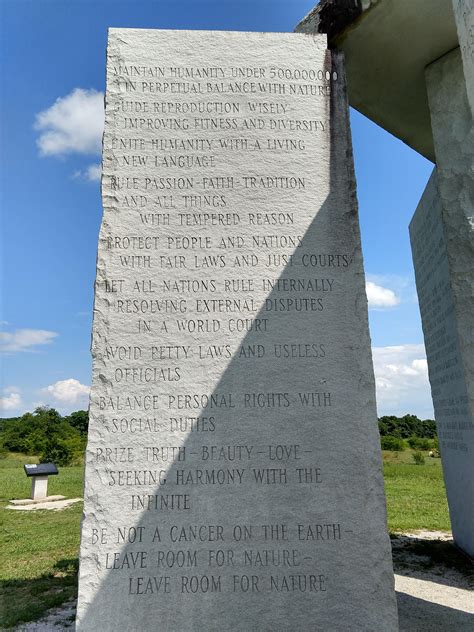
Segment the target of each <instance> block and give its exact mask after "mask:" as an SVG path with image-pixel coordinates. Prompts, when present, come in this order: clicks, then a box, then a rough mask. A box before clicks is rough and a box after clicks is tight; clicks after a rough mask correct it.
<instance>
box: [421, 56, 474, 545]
mask: <svg viewBox="0 0 474 632" xmlns="http://www.w3.org/2000/svg"><path fill="white" fill-rule="evenodd" d="M426 86H427V92H428V99H429V104H430V113H431V123H432V129H433V139H434V145H435V153H436V163H437V168H436V169H435V170H434V172H433V175H432V177H431V179H430V181H429V183H428V186H427V188H426V190H425V192H424V194H423V197H422V199H421V201H420V204H419V206H418V208H417V210H416V212H415V215H414V217H413V220H412V222H411V225H410V237H411V242H412V250H413V261H414V265H415V274H416V284H417V290H418V296H419V301H420V311H421V317H422V323H423V332H424V336H425V345H426V353H427V358H428V369H429V377H430V383H431V391H432V396H433V403H434V409H435V417H436V422H437V427H438V434H439V440H440V449H441V457H442V460H443V470H444V477H445V482H446V491H447V496H448V504H449V510H450V515H451V524H452V530H453V536H454V540H455V542H456V544H458V546H460V547H461V548H462V549H464V550H465V551H466V552H468V553H469V554H470V555H474V527H473V525H474V424H473V418H474V339H473V324H472V319H473V313H474V272H473V265H474V263H473V262H474V233H473V227H474V223H473V208H474V186H473V162H474V161H473V158H474V134H473V126H472V114H471V109H470V106H469V101H468V95H467V89H466V81H465V75H464V72H463V61H462V57H461V51H460V50H459V49H455V50H454V51H451V52H450V53H448V54H446V55H444V56H443V57H442V58H441V59H439V60H437V61H436V62H434V63H432V64H430V65H429V66H428V68H427V70H426Z"/></svg>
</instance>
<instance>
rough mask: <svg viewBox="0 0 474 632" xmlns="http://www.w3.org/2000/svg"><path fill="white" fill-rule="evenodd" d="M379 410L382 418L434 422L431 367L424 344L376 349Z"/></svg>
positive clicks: (375, 366) (375, 365)
mask: <svg viewBox="0 0 474 632" xmlns="http://www.w3.org/2000/svg"><path fill="white" fill-rule="evenodd" d="M372 353H373V358H374V370H375V382H376V386H377V408H378V414H379V416H381V415H405V414H407V413H413V414H415V415H418V417H420V418H422V419H426V418H431V419H432V418H433V414H434V413H433V404H432V399H431V390H430V384H429V380H428V364H427V361H426V353H425V347H424V345H422V344H407V345H398V346H391V347H374V348H373V349H372Z"/></svg>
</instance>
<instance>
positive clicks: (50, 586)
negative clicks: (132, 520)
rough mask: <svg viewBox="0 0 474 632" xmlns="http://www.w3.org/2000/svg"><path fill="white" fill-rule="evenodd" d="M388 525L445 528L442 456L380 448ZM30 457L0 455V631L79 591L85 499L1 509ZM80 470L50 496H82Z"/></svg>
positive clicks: (17, 491)
mask: <svg viewBox="0 0 474 632" xmlns="http://www.w3.org/2000/svg"><path fill="white" fill-rule="evenodd" d="M383 456H384V477H385V488H386V493H387V506H388V524H389V529H390V531H391V532H396V531H412V530H416V529H428V530H449V529H450V523H449V515H448V507H447V503H446V496H445V490H444V483H443V475H442V471H441V460H440V459H431V458H429V457H426V459H425V463H424V465H415V464H414V462H413V457H412V451H411V450H405V451H404V452H384V453H383ZM32 462H35V459H34V458H32V457H24V456H21V455H13V454H10V455H9V456H8V457H7V458H5V459H0V490H1V491H0V494H1V497H0V547H1V551H2V555H1V557H0V585H1V592H0V628H3V629H4V628H5V627H10V626H13V625H15V624H17V623H20V622H24V621H32V620H35V619H38V618H39V617H40V616H41V615H42V614H43V613H44V612H45V611H46V610H47V609H48V608H51V607H53V606H57V605H59V604H61V603H63V602H65V601H67V600H69V599H71V598H73V597H75V596H76V592H77V556H78V549H79V525H80V520H81V513H82V503H78V504H77V505H73V506H72V507H70V508H68V509H65V510H64V511H58V512H56V511H36V512H27V511H6V510H5V509H4V508H5V506H6V505H7V501H8V500H10V499H13V498H28V497H29V494H30V486H31V483H30V480H29V479H27V478H26V476H25V474H24V472H23V463H32ZM82 476H83V469H82V467H67V468H59V476H52V477H50V479H49V486H48V491H49V493H50V494H63V495H64V496H66V497H69V498H72V497H79V496H82Z"/></svg>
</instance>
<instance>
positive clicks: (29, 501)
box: [10, 496, 66, 505]
mask: <svg viewBox="0 0 474 632" xmlns="http://www.w3.org/2000/svg"><path fill="white" fill-rule="evenodd" d="M65 498H66V496H45V497H44V498H34V499H33V498H21V499H19V500H10V504H11V505H36V504H38V503H51V502H54V501H55V500H64V499H65Z"/></svg>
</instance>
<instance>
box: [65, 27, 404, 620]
mask: <svg viewBox="0 0 474 632" xmlns="http://www.w3.org/2000/svg"><path fill="white" fill-rule="evenodd" d="M102 193H103V205H104V217H103V222H102V227H101V232H100V239H99V252H98V260H97V280H96V297H95V313H94V332H93V343H92V351H93V385H92V392H91V404H90V430H89V443H88V449H87V462H86V484H85V514H84V520H83V525H82V542H81V565H80V583H79V604H78V623H77V625H78V628H77V629H78V630H79V631H85V630H88V631H89V630H90V631H92V630H94V631H96V630H103V631H109V630H110V631H112V630H113V631H116V630H127V631H132V630H137V631H138V630H140V631H143V630H157V629H159V630H166V631H171V630H173V631H176V632H177V631H185V630H196V631H197V630H200V631H212V630H215V631H217V630H219V631H226V630H229V631H230V630H238V631H242V632H243V631H245V632H249V631H250V630H262V631H263V630H272V631H277V630H281V631H283V630H288V631H289V630H315V629H320V630H347V629H351V630H382V629H383V630H384V631H392V630H397V614H396V605H395V599H394V591H393V572H392V566H391V552H390V543H389V539H388V536H387V532H386V519H385V505H384V494H383V482H382V476H381V459H380V443H379V435H378V429H377V423H376V409H375V388H374V376H373V368H372V360H371V354H370V340H369V334H368V324H367V299H366V295H365V288H364V273H363V265H362V256H361V249H360V236H359V226H358V214H357V202H356V196H355V179H354V172H353V164H352V148H351V142H350V131H349V118H348V106H347V97H346V89H345V77H344V72H343V65H342V60H341V58H340V57H339V56H338V55H337V54H334V53H333V54H331V52H330V51H328V50H326V42H325V38H324V36H320V35H318V36H316V37H312V36H306V35H301V34H268V33H232V32H197V31H194V32H192V31H151V30H133V29H130V30H129V29H112V30H111V31H110V33H109V46H108V61H107V94H106V125H105V135H104V151H103V181H102Z"/></svg>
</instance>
